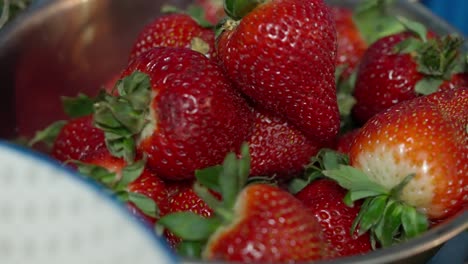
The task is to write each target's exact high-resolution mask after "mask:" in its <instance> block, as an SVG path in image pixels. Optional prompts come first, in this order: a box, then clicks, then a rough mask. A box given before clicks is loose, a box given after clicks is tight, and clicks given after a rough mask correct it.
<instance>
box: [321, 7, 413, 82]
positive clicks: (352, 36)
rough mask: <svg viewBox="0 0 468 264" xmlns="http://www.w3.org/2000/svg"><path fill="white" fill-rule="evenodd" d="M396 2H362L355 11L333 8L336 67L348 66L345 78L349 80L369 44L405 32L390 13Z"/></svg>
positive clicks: (331, 8) (343, 76)
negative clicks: (336, 44)
mask: <svg viewBox="0 0 468 264" xmlns="http://www.w3.org/2000/svg"><path fill="white" fill-rule="evenodd" d="M393 3H394V1H392V0H362V1H359V3H357V5H356V6H355V9H354V10H351V9H350V8H347V7H344V6H333V5H332V6H330V10H331V13H332V15H333V18H334V21H335V27H336V32H337V40H338V49H337V66H338V67H345V70H344V71H343V75H342V78H344V79H346V78H348V77H349V75H350V74H351V73H352V72H353V71H354V69H355V68H356V66H357V65H358V64H359V61H360V60H361V57H362V55H363V54H364V52H365V50H366V49H367V47H368V45H369V44H372V43H373V42H375V41H376V40H378V39H380V38H382V37H384V36H388V35H391V34H396V33H399V32H402V31H403V30H404V29H405V28H404V27H403V25H402V24H401V23H400V22H399V21H398V19H397V18H396V17H395V16H394V15H392V14H389V12H388V9H390V8H391V7H392V5H393Z"/></svg>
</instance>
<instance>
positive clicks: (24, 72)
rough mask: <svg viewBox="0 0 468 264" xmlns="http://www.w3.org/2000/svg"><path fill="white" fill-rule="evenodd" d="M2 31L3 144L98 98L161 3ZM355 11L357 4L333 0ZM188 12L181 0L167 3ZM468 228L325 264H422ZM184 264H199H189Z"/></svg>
mask: <svg viewBox="0 0 468 264" xmlns="http://www.w3.org/2000/svg"><path fill="white" fill-rule="evenodd" d="M43 2H48V4H41V5H38V6H35V7H34V8H32V9H31V10H29V11H28V12H27V13H26V14H23V15H22V16H21V17H19V18H18V19H17V20H15V22H13V23H11V24H9V25H7V27H6V28H5V29H4V30H2V31H1V32H0V101H1V102H0V120H2V125H1V127H0V138H3V139H5V138H6V139H12V138H15V137H16V136H18V135H26V136H30V135H31V134H32V133H33V132H34V131H36V130H37V129H40V128H42V127H44V126H45V125H47V124H49V123H50V122H51V121H54V120H56V119H58V118H62V117H63V114H62V112H61V105H60V96H62V95H66V96H75V95H76V94H77V93H78V92H79V91H81V92H84V93H87V94H93V93H95V92H96V91H97V89H98V87H99V86H100V85H102V84H103V83H104V82H106V80H108V79H109V78H111V77H112V76H113V75H115V74H117V73H118V72H119V71H120V69H121V68H122V67H123V66H124V65H125V63H126V62H127V54H128V53H129V50H130V47H131V45H132V44H133V39H134V38H135V37H136V35H137V33H138V31H139V30H140V29H141V28H142V27H143V26H144V25H145V24H146V23H148V22H149V21H150V20H151V19H153V18H154V17H156V16H158V15H159V14H160V13H159V9H160V7H161V4H162V3H163V2H162V1H158V0H51V1H43ZM328 2H330V3H333V4H340V5H345V6H353V5H354V4H355V3H356V0H354V1H353V0H348V1H345V0H334V1H328ZM164 3H171V4H174V5H177V6H183V5H184V0H169V1H164ZM393 11H394V12H396V13H398V14H402V15H405V16H408V17H411V18H413V19H416V20H419V21H421V22H423V23H425V24H426V25H428V26H429V27H431V28H432V29H433V30H434V31H436V32H438V33H447V32H454V30H453V29H452V28H450V26H449V25H448V24H447V23H445V22H443V21H442V20H440V19H439V18H437V17H435V16H433V15H432V14H431V13H430V12H429V11H428V10H427V9H425V8H423V7H422V6H420V5H418V4H410V3H409V2H407V1H403V0H401V1H399V2H398V5H397V7H396V8H395V10H393ZM466 229H468V213H467V212H465V213H464V214H462V215H460V216H458V217H456V218H454V219H452V220H450V221H448V222H447V223H444V224H443V225H440V226H438V227H436V228H434V229H432V230H431V231H429V232H427V233H426V234H424V235H423V236H421V237H419V238H417V239H414V240H412V241H409V242H407V243H403V244H400V245H398V246H395V247H392V248H388V249H385V250H378V251H375V252H372V253H370V254H367V255H364V256H357V257H351V258H343V259H340V260H337V261H333V262H327V263H334V264H338V263H425V262H426V261H427V260H428V259H429V258H430V257H431V256H432V255H433V254H434V253H435V251H436V250H437V249H438V248H439V247H440V246H441V245H442V244H443V243H444V242H446V241H447V240H449V239H450V238H452V237H454V236H455V235H456V234H459V233H460V232H463V231H464V230H466ZM186 263H196V262H190V261H187V262H186Z"/></svg>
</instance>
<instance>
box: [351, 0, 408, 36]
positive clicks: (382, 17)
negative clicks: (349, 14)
mask: <svg viewBox="0 0 468 264" xmlns="http://www.w3.org/2000/svg"><path fill="white" fill-rule="evenodd" d="M394 2H395V1H394V0H363V1H360V2H359V4H358V6H357V7H356V10H355V11H354V14H353V20H354V22H355V24H356V25H357V26H358V28H359V31H360V33H361V36H362V37H363V38H364V39H365V40H366V42H367V43H368V44H371V43H373V42H374V41H376V40H378V39H380V38H382V37H384V36H388V35H391V34H395V33H398V32H402V31H404V30H405V28H404V26H403V25H402V24H401V23H400V22H399V21H398V20H397V18H396V17H395V16H393V15H390V14H389V12H388V9H389V7H391V6H392V5H393V4H394Z"/></svg>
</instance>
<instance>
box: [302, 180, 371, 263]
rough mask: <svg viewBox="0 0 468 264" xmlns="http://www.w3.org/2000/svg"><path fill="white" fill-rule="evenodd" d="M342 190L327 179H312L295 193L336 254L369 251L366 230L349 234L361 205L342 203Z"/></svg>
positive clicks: (355, 253) (343, 193) (343, 195)
mask: <svg viewBox="0 0 468 264" xmlns="http://www.w3.org/2000/svg"><path fill="white" fill-rule="evenodd" d="M345 195H346V190H345V189H343V188H341V187H340V186H339V185H338V184H337V183H336V182H334V181H332V180H329V179H320V180H316V181H313V182H312V183H310V184H309V185H307V186H306V187H305V188H304V189H302V190H301V191H300V192H299V193H297V194H296V195H295V196H296V198H297V199H299V200H300V201H302V202H303V203H304V204H305V205H306V206H307V207H308V208H309V209H310V210H311V211H312V212H313V214H314V215H315V217H316V218H317V220H318V222H319V223H320V226H321V227H322V232H323V234H324V238H325V239H326V240H327V242H328V243H329V244H330V245H331V246H332V247H333V248H334V249H335V252H336V255H335V256H336V257H344V256H351V255H358V254H364V253H367V252H369V251H371V249H372V248H371V243H370V237H369V233H366V234H364V235H362V236H359V237H358V236H357V232H356V231H355V232H354V233H353V235H351V233H350V230H351V228H352V225H353V222H354V219H355V218H356V216H357V215H358V213H359V210H360V208H361V205H360V204H359V203H356V204H355V205H354V206H353V207H348V206H347V205H345V203H344V202H343V199H344V197H345Z"/></svg>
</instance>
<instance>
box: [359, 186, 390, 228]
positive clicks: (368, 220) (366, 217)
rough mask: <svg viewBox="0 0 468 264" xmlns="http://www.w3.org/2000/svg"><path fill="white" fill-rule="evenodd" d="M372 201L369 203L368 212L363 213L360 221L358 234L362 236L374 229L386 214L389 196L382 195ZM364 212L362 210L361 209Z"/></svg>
mask: <svg viewBox="0 0 468 264" xmlns="http://www.w3.org/2000/svg"><path fill="white" fill-rule="evenodd" d="M368 199H372V200H371V201H370V202H369V205H368V206H367V208H366V210H365V211H363V212H362V216H361V217H360V221H359V224H358V226H359V229H358V234H359V235H362V234H364V233H366V232H367V231H369V229H371V228H373V227H374V226H375V225H376V224H377V223H378V222H379V221H380V219H381V218H382V217H383V214H384V212H385V207H386V205H387V200H388V196H386V195H380V196H377V197H375V198H368ZM361 211H362V208H361Z"/></svg>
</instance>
